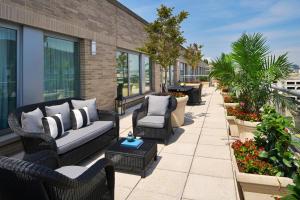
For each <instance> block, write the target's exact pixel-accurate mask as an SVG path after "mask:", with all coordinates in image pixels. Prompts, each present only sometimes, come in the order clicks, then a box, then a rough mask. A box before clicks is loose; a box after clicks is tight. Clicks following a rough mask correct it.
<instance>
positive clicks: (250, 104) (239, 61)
mask: <svg viewBox="0 0 300 200" xmlns="http://www.w3.org/2000/svg"><path fill="white" fill-rule="evenodd" d="M231 56H232V59H233V62H234V63H236V68H237V70H236V71H237V72H238V73H237V74H236V76H235V82H236V83H238V88H239V89H240V92H241V94H242V97H243V99H244V101H245V103H246V105H247V107H246V110H247V111H248V112H255V113H256V114H259V110H260V108H261V107H262V106H263V105H265V104H266V103H268V101H270V100H273V97H275V93H274V92H273V90H272V89H271V84H272V83H274V82H275V81H278V80H280V79H284V78H286V77H287V76H288V75H289V73H290V67H291V65H292V64H291V63H290V62H288V57H287V54H286V53H285V54H283V55H279V56H278V57H276V56H275V55H270V48H269V46H268V45H266V39H265V38H264V37H263V35H262V34H261V33H254V34H252V35H251V34H246V33H244V34H243V35H242V36H241V37H240V38H239V39H238V40H237V41H236V42H234V43H232V55H231Z"/></svg>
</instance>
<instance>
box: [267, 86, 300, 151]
mask: <svg viewBox="0 0 300 200" xmlns="http://www.w3.org/2000/svg"><path fill="white" fill-rule="evenodd" d="M271 88H272V89H274V90H276V91H278V94H280V95H283V96H285V97H287V98H291V100H292V101H293V102H294V104H295V108H294V109H291V108H287V107H285V108H279V109H278V111H279V112H280V113H281V114H283V115H285V116H289V117H293V120H294V122H295V129H293V130H291V131H292V133H293V134H292V139H293V140H296V141H299V142H300V101H299V97H300V92H297V91H293V90H288V89H285V88H282V87H278V86H276V85H272V86H271ZM293 149H294V151H296V152H298V153H300V148H299V147H296V146H293Z"/></svg>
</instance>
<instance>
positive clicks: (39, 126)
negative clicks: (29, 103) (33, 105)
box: [21, 108, 44, 133]
mask: <svg viewBox="0 0 300 200" xmlns="http://www.w3.org/2000/svg"><path fill="white" fill-rule="evenodd" d="M43 117H44V115H43V113H42V111H41V110H40V109H39V108H37V109H35V110H33V111H31V112H27V113H25V112H22V116H21V124H22V129H23V130H24V131H26V132H29V133H43V132H44V129H43V123H42V118H43Z"/></svg>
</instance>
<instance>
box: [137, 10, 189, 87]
mask: <svg viewBox="0 0 300 200" xmlns="http://www.w3.org/2000/svg"><path fill="white" fill-rule="evenodd" d="M173 10H174V8H168V7H166V6H164V5H161V6H160V8H158V9H157V19H156V20H155V21H154V22H152V23H149V24H148V25H147V26H146V28H145V30H146V32H147V34H148V39H147V41H146V43H145V45H144V47H142V48H140V49H139V50H141V51H143V52H145V53H147V54H149V56H150V58H151V59H152V60H153V61H155V62H156V63H158V64H160V65H161V67H162V68H163V69H164V72H165V81H164V82H165V84H166V83H167V73H168V68H169V66H171V65H173V64H175V62H176V59H177V58H178V57H179V56H180V48H181V45H182V44H183V43H184V42H185V38H184V37H183V32H182V31H181V30H180V29H181V26H180V24H181V23H182V22H183V20H184V19H186V18H187V16H188V13H187V12H185V11H182V12H180V13H179V14H178V15H173Z"/></svg>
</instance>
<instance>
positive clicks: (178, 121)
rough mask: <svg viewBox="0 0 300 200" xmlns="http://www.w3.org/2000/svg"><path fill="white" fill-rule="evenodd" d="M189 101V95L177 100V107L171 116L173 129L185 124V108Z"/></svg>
mask: <svg viewBox="0 0 300 200" xmlns="http://www.w3.org/2000/svg"><path fill="white" fill-rule="evenodd" d="M188 99H189V97H188V96H187V95H186V96H184V97H178V98H176V100H177V107H176V110H174V111H173V112H172V114H171V121H172V127H180V126H182V125H183V124H184V114H185V106H186V103H187V101H188Z"/></svg>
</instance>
